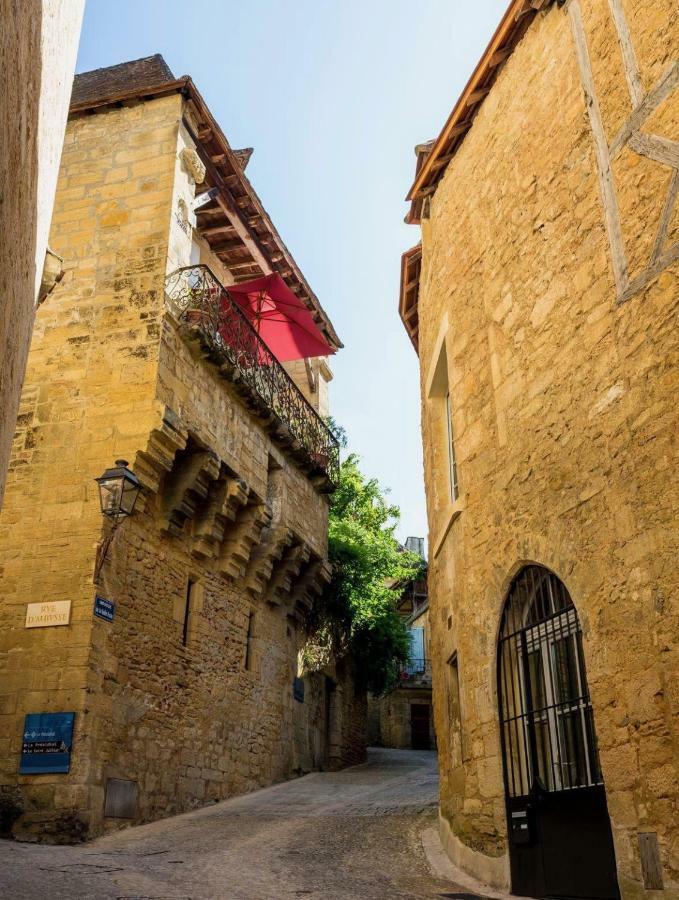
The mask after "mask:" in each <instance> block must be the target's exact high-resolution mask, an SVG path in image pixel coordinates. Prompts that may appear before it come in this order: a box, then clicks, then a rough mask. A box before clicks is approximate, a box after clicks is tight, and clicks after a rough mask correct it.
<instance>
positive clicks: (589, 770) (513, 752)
mask: <svg viewBox="0 0 679 900" xmlns="http://www.w3.org/2000/svg"><path fill="white" fill-rule="evenodd" d="M498 688H499V695H500V725H501V736H502V751H503V763H504V772H505V791H506V801H507V819H508V824H509V860H510V867H511V873H512V892H513V893H515V894H519V895H521V896H528V897H541V898H543V897H544V898H560V900H561V898H583V900H584V898H587V900H618V898H619V896H620V894H619V890H618V883H617V874H616V865H615V852H614V848H613V837H612V833H611V825H610V820H609V817H608V809H607V806H606V792H605V788H604V783H603V776H602V773H601V767H600V765H599V755H598V751H597V744H596V733H595V728H594V714H593V710H592V704H591V700H590V696H589V689H588V686H587V675H586V672H585V664H584V654H583V647H582V633H581V629H580V623H579V620H578V614H577V611H576V609H575V606H574V605H573V602H572V600H571V598H570V596H569V594H568V591H567V590H566V588H565V586H564V585H563V584H562V582H561V581H559V579H558V578H557V577H556V576H555V575H554V574H553V573H552V572H549V571H548V570H547V569H543V568H542V567H540V566H528V567H527V568H526V569H524V570H523V571H522V572H521V573H520V575H519V576H518V577H517V579H516V580H515V582H514V584H513V585H512V588H511V590H510V594H509V597H508V599H507V605H506V606H505V612H504V616H503V622H502V629H501V634H500V644H499V664H498Z"/></svg>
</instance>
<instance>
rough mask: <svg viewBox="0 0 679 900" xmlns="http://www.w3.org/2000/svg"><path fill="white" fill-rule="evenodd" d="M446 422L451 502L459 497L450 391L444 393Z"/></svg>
mask: <svg viewBox="0 0 679 900" xmlns="http://www.w3.org/2000/svg"><path fill="white" fill-rule="evenodd" d="M446 420H447V422H448V469H449V472H450V496H451V498H452V500H453V501H455V500H457V498H458V497H459V496H460V488H459V485H458V483H457V462H456V460H455V437H454V435H453V410H452V406H451V404H450V391H448V392H447V393H446Z"/></svg>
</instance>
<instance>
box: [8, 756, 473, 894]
mask: <svg viewBox="0 0 679 900" xmlns="http://www.w3.org/2000/svg"><path fill="white" fill-rule="evenodd" d="M437 789H438V778H437V771H436V755H435V753H428V752H416V751H406V750H371V751H370V755H369V759H368V762H367V764H365V765H362V766H357V767H354V768H352V769H347V770H344V771H342V772H336V773H317V774H312V775H307V776H306V777H304V778H300V779H298V780H296V781H292V782H287V783H284V784H279V785H275V786H274V787H271V788H267V789H265V790H261V791H257V792H256V793H253V794H249V795H246V796H244V797H240V798H237V799H234V800H230V801H227V802H224V803H219V804H216V805H214V806H211V807H209V808H207V809H202V810H197V811H195V812H191V813H187V814H185V815H182V816H177V817H174V818H170V819H165V820H163V821H160V822H154V823H152V824H149V825H142V826H140V827H137V828H131V829H126V830H125V831H121V832H117V833H115V834H111V835H109V836H107V837H104V838H100V839H99V840H97V841H94V842H92V843H90V844H86V845H81V846H75V847H59V846H44V845H34V844H21V843H16V842H9V841H4V842H2V843H0V896H2V897H3V898H7V900H10V898H11V900H24V898H31V900H33V898H40V900H42V898H48V897H49V898H50V900H57V898H64V900H66V898H68V900H76V898H78V900H81V898H97V900H99V898H101V900H108V898H118V900H122V898H124V900H151V898H153V900H161V898H162V900H166V898H167V900H170V898H172V900H180V898H181V900H189V898H191V900H204V898H220V900H222V898H223V900H231V898H233V900H241V898H242V900H278V898H283V897H304V898H308V900H320V898H328V900H330V898H333V900H340V898H346V900H349V898H352V900H353V898H374V900H400V898H406V897H443V898H460V900H462V898H471V897H472V896H473V895H471V894H469V893H468V892H465V891H464V889H462V888H460V887H457V886H455V885H454V884H452V883H451V882H449V881H445V880H442V879H441V878H439V877H437V876H436V875H435V874H434V873H433V871H432V869H431V867H430V865H429V863H428V861H427V857H426V855H425V852H424V850H423V846H422V832H423V830H425V829H427V828H430V827H431V825H433V824H434V822H435V820H436V800H437Z"/></svg>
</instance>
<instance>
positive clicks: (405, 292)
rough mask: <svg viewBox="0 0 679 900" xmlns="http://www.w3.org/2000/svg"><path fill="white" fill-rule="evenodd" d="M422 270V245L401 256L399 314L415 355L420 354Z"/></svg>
mask: <svg viewBox="0 0 679 900" xmlns="http://www.w3.org/2000/svg"><path fill="white" fill-rule="evenodd" d="M421 268H422V244H417V245H416V246H415V247H411V248H410V250H406V252H405V253H404V254H403V255H402V256H401V295H400V298H399V304H398V312H399V315H400V316H401V321H402V322H403V325H404V326H405V330H406V331H407V332H408V337H409V338H410V340H411V341H412V344H413V347H414V348H415V353H418V352H419V347H418V330H419V320H418V312H417V300H418V295H419V291H420V270H421Z"/></svg>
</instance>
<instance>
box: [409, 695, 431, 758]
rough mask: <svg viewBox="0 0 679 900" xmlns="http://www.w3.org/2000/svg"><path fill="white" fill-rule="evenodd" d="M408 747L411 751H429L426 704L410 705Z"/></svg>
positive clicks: (427, 709)
mask: <svg viewBox="0 0 679 900" xmlns="http://www.w3.org/2000/svg"><path fill="white" fill-rule="evenodd" d="M410 746H411V747H412V748H413V750H430V749H431V740H430V737H429V706H428V705H427V704H426V703H411V704H410Z"/></svg>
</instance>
